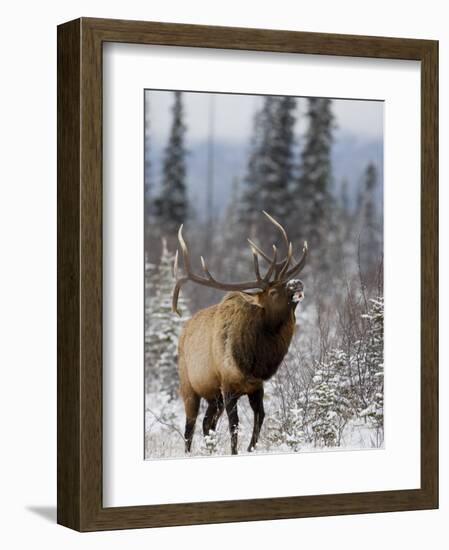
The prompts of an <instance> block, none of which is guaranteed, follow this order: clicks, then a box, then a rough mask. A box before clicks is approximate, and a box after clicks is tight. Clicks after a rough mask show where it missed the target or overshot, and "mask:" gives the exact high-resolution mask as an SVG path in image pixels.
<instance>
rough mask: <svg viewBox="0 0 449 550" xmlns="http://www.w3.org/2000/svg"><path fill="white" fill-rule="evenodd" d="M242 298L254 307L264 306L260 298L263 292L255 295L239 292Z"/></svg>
mask: <svg viewBox="0 0 449 550" xmlns="http://www.w3.org/2000/svg"><path fill="white" fill-rule="evenodd" d="M239 294H240V296H241V297H242V298H243V299H244V300H245V301H246V302H248V303H249V304H251V305H252V306H257V307H262V308H263V305H262V304H261V303H260V300H259V296H260V294H261V292H256V293H254V294H250V293H249V292H239Z"/></svg>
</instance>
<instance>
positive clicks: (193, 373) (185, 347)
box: [173, 212, 307, 454]
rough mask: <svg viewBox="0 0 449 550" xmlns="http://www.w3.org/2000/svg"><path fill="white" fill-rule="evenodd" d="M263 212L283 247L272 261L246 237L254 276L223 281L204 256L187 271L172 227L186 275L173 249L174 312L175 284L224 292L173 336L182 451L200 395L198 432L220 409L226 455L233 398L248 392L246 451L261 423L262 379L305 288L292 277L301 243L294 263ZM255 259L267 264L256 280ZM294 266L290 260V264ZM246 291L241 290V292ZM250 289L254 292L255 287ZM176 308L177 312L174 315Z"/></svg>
mask: <svg viewBox="0 0 449 550" xmlns="http://www.w3.org/2000/svg"><path fill="white" fill-rule="evenodd" d="M264 214H265V215H266V216H267V217H268V218H269V219H270V221H271V222H272V223H273V224H275V225H276V226H277V227H278V229H279V230H280V231H281V232H282V235H283V238H284V240H285V242H286V244H287V247H288V253H287V256H286V258H285V259H284V260H282V261H279V262H278V261H277V250H276V247H275V246H274V245H273V257H271V258H270V257H269V256H268V255H266V254H265V253H264V252H263V251H262V250H261V249H260V248H258V247H257V246H256V245H255V244H254V243H253V242H252V241H249V243H250V246H251V249H252V253H253V260H254V271H255V276H256V279H255V280H254V281H248V282H242V283H222V282H219V281H218V280H216V279H215V278H214V277H213V276H212V275H211V273H210V272H209V270H208V268H207V266H206V263H205V261H204V259H203V258H202V257H201V264H202V268H203V271H204V275H196V274H194V273H193V272H192V270H191V266H190V258H189V252H188V248H187V245H186V243H185V241H184V238H183V235H182V226H181V227H180V229H179V233H178V239H179V244H180V246H181V252H182V255H183V261H184V268H185V271H186V274H185V275H184V276H182V277H180V278H178V253H177V254H176V258H175V269H174V271H175V276H176V277H177V282H176V286H175V289H174V292H173V310H174V311H176V312H178V311H177V300H178V296H179V291H180V288H181V286H182V285H183V284H184V283H186V282H187V281H189V280H190V281H193V282H195V283H197V284H201V285H204V286H209V287H213V288H216V289H221V290H226V291H229V292H228V293H227V294H226V295H225V296H224V298H223V300H222V301H221V302H220V303H218V304H215V305H213V306H210V307H207V308H205V309H202V310H200V311H198V312H197V313H196V314H195V315H194V316H193V317H192V318H191V319H190V320H189V321H187V323H186V324H185V326H184V328H183V331H182V333H181V336H180V339H179V346H178V370H179V380H180V394H181V397H182V399H183V402H184V408H185V413H186V424H185V434H184V437H185V450H186V453H188V452H190V448H191V445H192V438H193V433H194V429H195V423H196V419H197V416H198V411H199V406H200V401H201V399H202V398H203V399H205V400H206V401H207V403H208V407H207V410H206V414H205V416H204V420H203V433H204V435H205V436H206V435H208V434H209V432H210V431H211V430H213V431H215V429H216V425H217V421H218V419H219V418H220V415H221V414H222V412H223V410H224V409H226V412H227V415H228V419H229V429H230V434H231V452H232V454H237V437H238V436H237V433H238V423H239V418H238V411H237V401H238V399H239V398H240V397H241V396H243V395H247V396H248V399H249V404H250V406H251V408H252V410H253V412H254V427H253V433H252V437H251V441H250V444H249V447H248V451H252V450H253V449H254V448H255V446H256V443H257V440H258V438H259V433H260V429H261V427H262V423H263V420H264V416H265V413H264V406H263V394H264V390H263V384H264V381H265V380H268V379H269V378H270V377H271V376H273V375H274V374H275V373H276V371H277V370H278V368H279V366H280V364H281V362H282V360H283V358H284V356H285V355H286V353H287V351H288V348H289V345H290V342H291V339H292V336H293V334H294V330H295V323H296V320H295V309H296V306H297V304H298V302H299V301H301V299H302V298H303V295H304V294H303V290H304V285H303V283H302V281H300V280H299V279H296V278H295V276H296V275H297V274H298V273H299V272H300V271H301V270H302V268H303V267H304V265H305V261H306V256H307V243H304V249H303V253H302V257H301V259H300V260H299V261H298V262H295V260H294V258H293V254H292V245H291V243H289V242H288V238H287V234H286V232H285V230H284V228H283V227H282V226H281V225H280V224H279V223H278V222H276V220H274V219H273V218H272V217H271V216H269V215H268V214H267V213H266V212H264ZM259 256H261V257H262V258H263V259H264V260H265V261H266V262H267V263H268V264H269V267H268V270H267V272H266V273H265V275H264V276H263V277H262V276H261V274H260V268H259ZM292 264H293V265H292ZM250 290H251V291H253V292H248V291H250ZM255 290H256V292H254V291H255ZM178 313H179V312H178Z"/></svg>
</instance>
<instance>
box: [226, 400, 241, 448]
mask: <svg viewBox="0 0 449 550" xmlns="http://www.w3.org/2000/svg"><path fill="white" fill-rule="evenodd" d="M238 398H239V396H238V395H236V394H234V393H225V396H224V403H225V407H226V412H227V414H228V419H229V431H230V432H231V453H232V454H233V455H236V454H237V433H238V429H239V415H238V412H237V401H238Z"/></svg>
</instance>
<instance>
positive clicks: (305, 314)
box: [144, 90, 384, 459]
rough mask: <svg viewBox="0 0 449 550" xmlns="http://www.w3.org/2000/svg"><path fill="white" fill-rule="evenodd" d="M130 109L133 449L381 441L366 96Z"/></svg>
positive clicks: (376, 254) (372, 164) (378, 179)
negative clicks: (134, 258) (139, 150)
mask: <svg viewBox="0 0 449 550" xmlns="http://www.w3.org/2000/svg"><path fill="white" fill-rule="evenodd" d="M144 102H145V110H144V111H145V116H144V132H145V155H144V157H145V167H144V186H145V188H144V193H145V204H144V209H145V211H144V220H145V247H144V248H145V250H144V254H145V293H144V300H145V304H144V311H145V349H144V357H145V371H144V376H145V458H146V459H163V458H181V457H199V456H201V457H213V456H223V455H231V454H232V455H235V454H247V453H256V454H258V453H287V452H288V453H293V452H294V453H301V452H322V451H335V450H354V451H357V450H360V451H361V450H368V449H379V448H383V445H384V407H383V396H384V362H383V319H384V299H383V139H384V138H383V117H384V104H383V102H382V101H370V100H354V99H334V98H323V97H292V96H272V95H267V96H263V95H243V94H228V93H208V92H188V91H173V90H145V92H144Z"/></svg>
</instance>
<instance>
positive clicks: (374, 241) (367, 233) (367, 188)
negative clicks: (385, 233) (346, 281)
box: [357, 162, 382, 272]
mask: <svg viewBox="0 0 449 550" xmlns="http://www.w3.org/2000/svg"><path fill="white" fill-rule="evenodd" d="M378 185H379V178H378V175H377V168H376V166H375V165H374V164H373V163H372V162H371V163H369V164H368V166H367V167H366V170H365V173H364V175H363V179H362V185H361V189H360V193H359V195H358V197H357V218H358V233H359V235H360V263H361V268H362V270H363V271H364V272H366V271H367V270H369V269H370V268H372V267H373V266H376V265H377V263H378V262H379V256H380V254H381V249H382V219H381V214H380V212H379V209H378V207H377V194H378V191H379V190H378Z"/></svg>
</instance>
